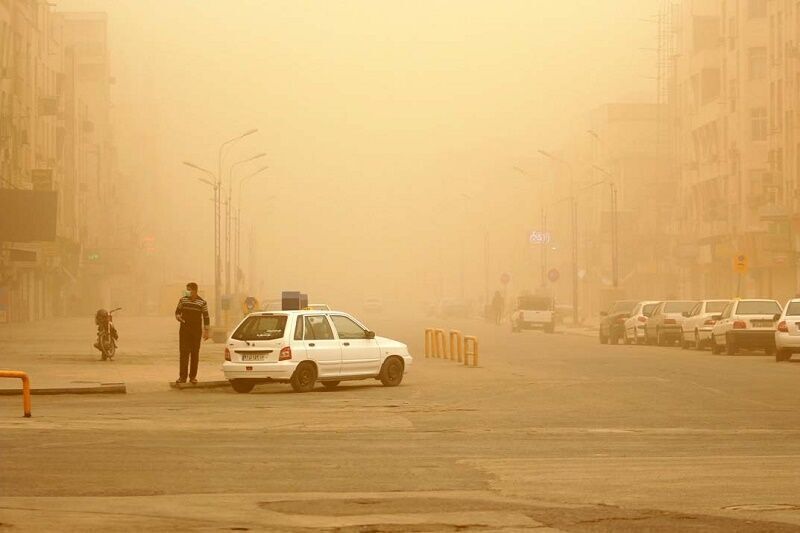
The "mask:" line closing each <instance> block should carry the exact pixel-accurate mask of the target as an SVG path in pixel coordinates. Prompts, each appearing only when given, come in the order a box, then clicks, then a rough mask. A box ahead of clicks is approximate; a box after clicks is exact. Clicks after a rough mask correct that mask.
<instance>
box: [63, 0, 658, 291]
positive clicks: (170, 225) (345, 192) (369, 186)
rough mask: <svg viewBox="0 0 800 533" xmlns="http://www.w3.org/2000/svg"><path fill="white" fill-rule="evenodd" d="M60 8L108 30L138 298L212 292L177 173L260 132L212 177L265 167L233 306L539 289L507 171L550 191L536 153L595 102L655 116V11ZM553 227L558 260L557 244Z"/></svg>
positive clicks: (201, 190)
mask: <svg viewBox="0 0 800 533" xmlns="http://www.w3.org/2000/svg"><path fill="white" fill-rule="evenodd" d="M56 9H57V10H58V11H61V10H68V11H102V12H106V13H108V21H109V22H108V39H109V43H110V44H109V50H110V56H111V63H110V64H111V75H112V76H113V77H114V84H113V86H112V99H113V106H114V107H113V116H114V132H115V135H116V142H117V146H118V151H119V165H120V168H121V176H120V178H119V179H120V180H130V181H132V182H134V185H131V186H130V188H129V190H130V194H126V195H125V196H126V197H125V198H123V199H122V200H121V201H123V202H130V203H131V204H133V206H135V208H134V209H132V211H131V216H133V217H134V220H131V221H130V222H131V223H132V224H133V225H134V226H135V228H136V229H137V232H138V233H139V235H140V237H145V236H147V237H152V238H153V239H154V242H155V245H154V252H153V253H152V255H151V256H148V258H146V259H147V261H148V263H147V268H144V269H143V270H142V273H143V274H144V276H145V278H144V279H139V280H137V285H140V287H141V288H142V289H144V288H145V287H147V289H148V290H150V291H157V290H159V287H162V286H164V285H168V284H176V283H178V284H179V283H182V282H185V281H186V280H190V279H194V280H197V281H198V282H199V283H200V284H201V286H202V287H204V288H205V289H206V290H205V293H206V294H210V291H209V289H210V287H211V286H212V285H213V282H214V251H213V250H214V246H213V244H214V225H213V224H214V222H213V203H212V200H211V199H212V197H213V191H212V190H211V189H210V188H209V187H208V186H206V185H204V184H202V183H200V182H199V181H198V179H197V178H202V177H205V176H204V175H203V174H202V173H198V172H197V171H195V170H193V169H192V168H189V167H187V166H185V165H183V164H182V162H183V161H189V162H192V163H194V164H196V165H198V166H201V167H204V168H206V169H209V170H211V171H212V172H214V173H216V172H217V151H218V148H219V145H220V144H221V143H222V142H223V141H226V140H228V139H230V138H232V137H235V136H237V135H239V134H241V133H243V132H245V131H247V130H250V129H252V128H257V129H258V133H256V134H254V135H251V136H249V137H247V138H245V139H242V140H241V141H238V142H236V143H235V144H233V145H232V146H230V148H229V149H227V150H226V152H225V155H224V161H223V179H222V181H223V187H227V183H228V176H229V169H230V165H231V164H232V163H234V162H237V161H239V160H241V159H245V158H248V157H250V156H252V155H255V154H259V153H266V154H267V156H266V157H263V158H260V159H258V160H255V161H253V162H251V163H245V164H242V165H239V166H236V167H235V169H234V174H235V175H234V190H233V193H234V194H233V200H234V202H236V201H237V196H238V189H239V188H238V186H237V185H236V182H237V181H238V180H239V179H240V178H241V177H243V176H245V175H248V174H250V173H251V172H253V171H255V170H257V169H259V168H261V167H263V166H265V165H266V166H268V167H269V168H268V169H267V170H265V171H264V172H263V173H261V174H259V175H258V176H256V177H254V178H253V179H251V180H248V181H247V182H246V184H245V185H244V189H243V190H244V194H242V200H241V203H240V208H241V222H240V227H241V231H240V235H241V236H240V242H241V246H240V247H241V252H240V262H241V265H242V266H241V268H242V272H243V281H242V284H241V285H240V286H239V292H242V293H248V294H254V295H255V296H257V297H258V298H261V299H264V298H268V297H269V298H276V297H278V296H279V293H280V291H281V290H302V291H305V292H308V293H309V294H310V297H311V299H312V300H314V301H324V302H330V303H331V304H334V305H337V306H338V305H341V306H348V305H351V306H352V305H359V304H360V303H361V302H362V301H363V300H364V299H365V298H369V297H377V298H381V299H383V300H386V301H396V302H398V303H399V302H403V303H413V304H416V305H418V304H420V303H425V302H428V303H433V302H436V301H438V300H440V299H442V298H448V297H451V298H463V299H466V300H470V301H472V302H473V303H474V305H475V306H478V305H481V304H482V303H484V301H485V299H486V298H487V293H489V292H494V290H496V289H498V288H499V287H500V283H499V278H500V276H501V274H502V273H504V272H508V273H510V274H511V275H512V282H511V284H510V286H509V289H510V290H514V291H515V292H516V291H521V290H532V289H535V288H537V287H538V285H539V264H538V260H539V259H538V251H536V250H534V249H532V247H531V245H530V244H529V242H528V240H529V233H530V232H531V231H533V230H537V229H539V228H538V224H539V214H538V213H539V206H540V204H541V202H542V197H541V195H540V194H541V190H540V188H539V187H538V185H537V182H536V181H535V180H534V179H529V178H527V177H526V176H524V175H521V174H520V173H519V172H517V171H515V169H514V167H515V166H516V167H520V168H524V169H525V170H526V171H527V172H529V173H531V174H532V175H534V178H536V179H542V178H545V179H546V178H554V179H556V180H559V179H562V178H563V176H561V175H560V174H561V173H560V171H559V170H558V169H557V168H553V166H548V165H547V164H546V163H543V162H542V161H541V156H539V155H538V153H537V150H538V149H547V150H554V151H558V150H561V149H562V148H563V143H564V142H565V140H566V139H567V137H568V135H569V134H570V132H571V131H574V130H575V129H576V128H578V129H579V128H580V127H581V126H580V121H581V120H583V118H584V117H585V115H586V113H587V112H588V111H589V110H592V109H594V108H597V107H599V106H601V105H603V104H604V103H607V102H617V101H621V102H650V101H653V99H654V98H655V97H656V82H655V80H654V77H655V75H656V68H655V67H656V64H655V62H656V57H655V51H654V47H655V45H656V42H655V30H654V26H655V22H654V20H655V19H654V17H655V15H656V14H657V13H658V2H655V1H646V2H643V1H641V0H630V1H629V0H624V1H616V2H614V7H613V9H612V8H611V7H610V6H609V5H608V4H606V3H597V2H589V1H578V2H543V1H536V2H499V3H497V2H492V3H487V2H442V1H438V2H403V3H395V2H367V1H358V2H352V1H346V2H256V1H236V2H219V1H211V0H204V1H192V2H189V1H180V0H170V1H168V2H155V1H137V2H125V1H106V2H103V1H95V2H87V1H61V2H58V7H57V8H56ZM126 190H128V189H126ZM548 201H549V199H548ZM223 209H224V208H223ZM565 212H566V211H565ZM553 221H554V223H559V222H560V220H558V219H557V217H556V216H555V215H554V217H553ZM551 230H552V232H553V233H554V235H559V234H560V235H561V236H562V237H563V238H564V247H563V249H564V254H568V251H567V250H568V247H567V242H566V238H567V237H568V231H569V230H568V226H566V225H565V226H564V228H563V231H561V228H551ZM223 231H224V230H223ZM223 246H224V245H223ZM559 253H560V252H553V254H552V258H551V261H552V262H553V266H559V265H558V263H559V261H560V262H563V263H564V265H567V262H566V261H567V260H568V255H564V260H563V261H562V260H561V259H559V257H558V254H559ZM564 273H565V274H567V271H566V270H565V272H564ZM566 277H568V276H565V278H566ZM223 278H224V275H223ZM568 294H569V293H568V290H565V291H564V298H563V299H564V300H568V299H569V296H568ZM120 297H123V295H120ZM110 298H111V299H114V295H113V292H112V293H111V296H110ZM129 298H130V296H128V295H125V299H129ZM150 298H152V296H151V297H150ZM106 305H111V302H108V303H107V304H106Z"/></svg>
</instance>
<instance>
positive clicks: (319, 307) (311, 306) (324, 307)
mask: <svg viewBox="0 0 800 533" xmlns="http://www.w3.org/2000/svg"><path fill="white" fill-rule="evenodd" d="M330 310H331V308H330V306H328V304H308V305H307V306H306V311H330Z"/></svg>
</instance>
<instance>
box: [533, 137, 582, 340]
mask: <svg viewBox="0 0 800 533" xmlns="http://www.w3.org/2000/svg"><path fill="white" fill-rule="evenodd" d="M539 153H540V154H542V155H543V156H545V157H546V158H548V159H550V160H552V161H555V162H557V163H561V164H562V165H564V167H566V169H567V171H568V172H569V201H570V218H571V225H572V321H573V323H575V324H578V322H579V319H578V202H577V198H576V197H575V176H574V172H573V171H572V165H570V164H569V163H567V162H566V161H564V160H563V159H561V158H560V157H557V156H555V155H553V154H551V153H550V152H547V151H545V150H539Z"/></svg>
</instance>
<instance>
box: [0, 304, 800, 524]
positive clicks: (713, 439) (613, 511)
mask: <svg viewBox="0 0 800 533" xmlns="http://www.w3.org/2000/svg"><path fill="white" fill-rule="evenodd" d="M369 322H370V324H371V326H373V327H374V328H375V329H376V330H377V331H378V333H379V334H384V335H387V336H391V337H394V338H399V339H402V340H405V341H407V342H409V344H410V345H411V347H412V348H413V349H414V352H415V353H416V354H417V359H416V362H415V366H414V368H413V372H412V373H410V374H408V375H407V376H406V381H404V383H403V385H402V386H400V387H398V388H394V389H388V388H383V387H381V386H379V385H376V384H374V383H368V382H359V383H357V384H353V385H347V386H344V387H341V388H340V389H339V390H335V391H325V390H323V389H319V390H318V391H317V392H314V393H310V394H293V393H291V392H289V390H290V389H289V388H288V387H286V386H282V385H273V386H263V387H261V388H258V389H256V392H254V393H253V394H250V395H238V394H235V393H233V392H232V391H230V390H228V389H216V390H182V391H175V390H170V389H169V388H168V387H167V382H168V381H170V380H173V379H174V378H175V372H176V370H175V355H174V351H175V350H174V333H175V331H174V329H175V327H174V322H172V321H170V320H169V319H165V320H162V319H131V318H123V317H122V316H121V317H120V318H119V319H118V327H119V328H120V332H121V336H122V339H121V349H120V352H119V355H118V357H117V359H116V360H115V361H114V362H112V363H101V362H100V361H96V359H97V356H96V355H95V354H93V353H92V349H91V346H90V345H91V341H92V335H93V328H92V325H91V319H87V320H71V321H57V322H54V323H49V324H47V328H46V329H45V327H44V326H43V325H28V326H2V327H0V361H2V362H1V363H0V365H2V366H3V367H6V368H19V369H23V370H30V372H31V374H32V376H33V379H34V382H35V383H36V382H40V383H41V382H49V383H52V384H55V383H57V382H64V381H65V380H66V381H86V382H104V381H106V382H107V381H109V380H111V381H125V382H127V383H129V384H130V386H129V390H130V391H131V393H129V394H127V395H113V396H40V397H34V404H33V408H34V418H32V419H23V418H21V416H20V415H21V400H20V399H19V397H0V529H3V527H4V526H5V527H7V528H9V530H12V531H13V530H17V529H19V530H25V529H29V530H54V529H58V530H62V531H63V530H88V529H112V528H113V529H115V530H131V531H133V530H142V529H145V528H151V529H167V528H170V529H176V530H191V531H209V530H247V529H252V530H263V529H271V530H280V531H303V530H312V529H320V528H321V529H327V530H331V531H333V530H335V531H454V530H464V529H466V530H498V529H507V530H523V529H538V530H542V531H546V530H548V529H550V528H552V529H554V530H561V531H619V530H630V531H671V530H697V531H725V532H727V531H798V530H800V490H799V489H800V475H798V472H800V412H798V409H797V403H798V398H799V397H800V396H799V395H798V389H799V388H800V387H799V386H800V364H793V363H784V364H776V363H775V362H774V360H772V359H769V358H766V357H763V356H755V355H740V356H736V357H725V356H712V355H710V354H709V353H708V352H704V353H700V352H691V351H682V350H680V349H677V348H661V347H632V346H601V345H599V344H597V341H596V340H595V339H594V338H593V337H589V336H583V335H574V334H570V335H566V334H563V333H561V334H555V335H545V334H542V333H538V332H526V333H523V334H519V335H512V334H511V333H509V332H508V329H507V328H506V327H500V328H495V327H492V326H487V325H485V324H481V323H479V322H470V321H464V322H461V323H454V324H452V325H451V327H457V328H458V329H461V330H462V331H464V332H465V333H475V334H477V335H479V336H480V339H481V346H482V361H481V366H480V368H464V367H463V366H460V365H457V364H456V363H453V362H450V361H445V360H426V359H425V358H424V357H422V356H421V355H422V354H421V353H420V350H421V341H422V328H423V327H424V325H425V322H424V321H419V322H410V321H408V320H407V319H400V318H392V317H376V318H375V319H373V320H370V321H369ZM431 325H435V326H444V325H446V324H444V323H441V324H437V323H435V322H432V323H431ZM447 325H449V326H450V324H447ZM45 332H46V334H45ZM87 339H88V340H87ZM202 358H203V361H204V363H203V367H202V371H201V378H204V379H219V378H220V377H221V376H220V374H219V371H218V367H219V361H220V360H221V354H220V348H219V346H218V345H208V344H207V345H204V348H203V354H202Z"/></svg>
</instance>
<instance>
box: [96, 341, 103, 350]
mask: <svg viewBox="0 0 800 533" xmlns="http://www.w3.org/2000/svg"><path fill="white" fill-rule="evenodd" d="M94 347H95V348H97V349H98V350H100V351H101V352H102V351H103V349H102V348H100V343H99V342H96V343H94Z"/></svg>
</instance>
